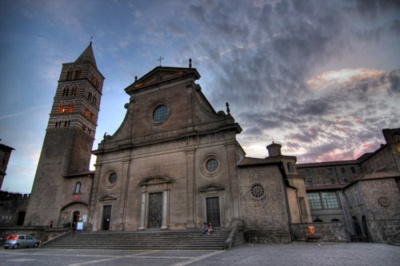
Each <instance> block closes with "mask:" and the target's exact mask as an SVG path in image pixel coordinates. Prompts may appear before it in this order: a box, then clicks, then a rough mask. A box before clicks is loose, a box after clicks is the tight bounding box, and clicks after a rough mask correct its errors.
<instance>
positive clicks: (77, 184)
mask: <svg viewBox="0 0 400 266" xmlns="http://www.w3.org/2000/svg"><path fill="white" fill-rule="evenodd" d="M81 187H82V183H81V182H80V181H79V182H76V184H75V190H74V194H80V193H81Z"/></svg>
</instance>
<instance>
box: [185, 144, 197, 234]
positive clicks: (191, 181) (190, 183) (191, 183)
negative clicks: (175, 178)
mask: <svg viewBox="0 0 400 266" xmlns="http://www.w3.org/2000/svg"><path fill="white" fill-rule="evenodd" d="M194 153H195V150H194V149H190V150H187V151H186V165H187V187H186V189H187V198H186V200H187V205H186V206H187V207H186V208H187V222H186V228H190V229H194V228H196V223H195V221H194V206H195V203H194V202H195V199H194V197H195V193H194V188H195V174H194V172H195V169H194V165H195V163H194Z"/></svg>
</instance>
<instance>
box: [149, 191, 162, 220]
mask: <svg viewBox="0 0 400 266" xmlns="http://www.w3.org/2000/svg"><path fill="white" fill-rule="evenodd" d="M162 210H163V193H162V192H157V193H150V194H149V212H148V213H149V215H148V228H161V226H162V217H163V213H162Z"/></svg>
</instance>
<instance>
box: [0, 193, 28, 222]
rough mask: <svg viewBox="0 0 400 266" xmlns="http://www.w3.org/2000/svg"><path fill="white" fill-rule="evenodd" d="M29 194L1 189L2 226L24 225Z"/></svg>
mask: <svg viewBox="0 0 400 266" xmlns="http://www.w3.org/2000/svg"><path fill="white" fill-rule="evenodd" d="M28 202H29V194H19V193H10V192H6V191H0V226H16V225H22V224H23V222H24V218H25V212H26V208H27V207H28Z"/></svg>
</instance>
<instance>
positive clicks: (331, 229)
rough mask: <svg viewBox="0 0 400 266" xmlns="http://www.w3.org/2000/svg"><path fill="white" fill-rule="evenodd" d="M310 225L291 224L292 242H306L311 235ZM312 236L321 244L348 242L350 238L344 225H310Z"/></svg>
mask: <svg viewBox="0 0 400 266" xmlns="http://www.w3.org/2000/svg"><path fill="white" fill-rule="evenodd" d="M309 225H311V224H292V225H291V226H290V229H291V232H292V238H293V240H294V241H307V238H308V237H309V236H310V235H311V234H310V232H309V230H308V226H309ZM312 225H313V226H314V236H315V237H318V238H319V240H320V241H322V242H349V241H350V236H349V233H348V232H347V229H346V227H345V224H344V223H341V222H330V223H312Z"/></svg>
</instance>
